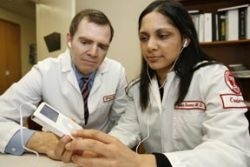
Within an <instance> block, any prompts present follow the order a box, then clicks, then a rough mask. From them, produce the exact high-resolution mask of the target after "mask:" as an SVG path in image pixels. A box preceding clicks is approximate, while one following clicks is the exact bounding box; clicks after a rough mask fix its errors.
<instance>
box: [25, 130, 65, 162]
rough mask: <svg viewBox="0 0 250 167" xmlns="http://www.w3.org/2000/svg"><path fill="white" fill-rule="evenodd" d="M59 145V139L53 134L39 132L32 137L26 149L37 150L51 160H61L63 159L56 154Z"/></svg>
mask: <svg viewBox="0 0 250 167" xmlns="http://www.w3.org/2000/svg"><path fill="white" fill-rule="evenodd" d="M58 143H59V138H58V137H57V136H56V135H54V134H53V133H50V132H39V131H38V132H35V133H34V134H33V135H32V136H31V138H30V139H29V141H28V143H27V144H26V147H27V148H29V149H32V150H35V151H37V152H38V153H42V154H46V155H47V156H48V157H50V158H51V159H54V160H61V159H60V158H61V157H59V156H58V155H56V154H55V150H56V149H57V147H58Z"/></svg>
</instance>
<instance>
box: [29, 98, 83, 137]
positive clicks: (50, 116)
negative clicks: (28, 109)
mask: <svg viewBox="0 0 250 167" xmlns="http://www.w3.org/2000/svg"><path fill="white" fill-rule="evenodd" d="M31 119H32V120H33V121H35V122H36V123H38V124H39V125H41V126H43V128H45V129H47V130H49V131H51V132H53V133H55V134H56V135H57V136H59V137H62V136H63V135H69V136H71V133H72V132H73V131H74V130H77V129H82V127H81V126H80V125H78V124H77V123H75V122H74V121H73V120H71V119H70V118H68V117H66V116H65V115H63V114H62V113H60V112H58V111H57V110H56V109H55V108H53V107H52V106H50V105H48V104H47V103H45V102H42V103H41V104H40V105H39V106H38V108H37V109H36V111H35V112H34V113H33V115H32V117H31ZM71 137H72V136H71Z"/></svg>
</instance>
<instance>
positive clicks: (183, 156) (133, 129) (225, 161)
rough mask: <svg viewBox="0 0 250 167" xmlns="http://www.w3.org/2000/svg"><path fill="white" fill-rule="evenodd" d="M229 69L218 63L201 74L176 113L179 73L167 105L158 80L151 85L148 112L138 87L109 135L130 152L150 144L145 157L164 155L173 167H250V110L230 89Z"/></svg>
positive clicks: (168, 89)
mask: <svg viewBox="0 0 250 167" xmlns="http://www.w3.org/2000/svg"><path fill="white" fill-rule="evenodd" d="M226 70H227V68H226V67H224V66H222V65H218V64H217V65H209V66H206V67H203V68H201V69H199V70H198V71H196V72H195V73H194V76H193V79H192V82H191V84H190V88H189V91H188V93H187V96H186V98H185V99H184V102H185V103H182V104H183V105H182V106H180V107H179V109H176V108H174V103H175V101H176V99H177V90H178V85H179V79H178V77H177V76H176V75H175V73H174V72H170V73H169V74H168V75H167V82H166V84H165V86H164V95H163V99H162V102H161V100H160V94H159V87H158V84H157V81H156V79H153V80H152V81H151V83H152V87H151V89H150V106H149V107H148V109H147V110H146V111H144V112H141V109H140V105H139V82H137V83H135V84H134V85H133V86H132V87H131V88H130V90H129V96H130V98H129V102H128V106H127V110H126V113H125V114H124V115H123V116H122V117H121V119H120V121H119V123H118V125H117V126H115V127H114V128H113V129H112V131H111V132H110V134H111V135H113V136H115V137H117V138H118V139H120V140H121V141H122V142H123V143H124V144H126V145H128V146H130V147H134V146H135V145H137V144H138V142H139V141H141V140H145V141H144V142H143V145H144V148H145V150H146V152H149V153H150V152H158V153H164V154H165V155H166V156H167V157H168V159H169V160H170V162H171V164H172V166H173V167H250V163H249V156H250V154H249V152H250V138H249V133H248V121H247V120H246V118H245V116H244V113H245V112H246V110H247V109H246V107H245V104H244V102H242V96H241V95H236V94H235V93H234V92H233V91H232V90H231V89H230V88H229V87H228V86H227V85H226V82H225V77H224V73H225V72H226ZM227 97H231V98H232V99H236V100H235V101H234V102H232V101H231V102H230V101H228V98H227ZM222 99H223V100H222ZM229 99H230V98H229ZM232 99H231V100H232ZM237 99H238V100H237ZM223 105H224V107H223ZM230 107H232V108H230ZM241 107H243V108H241ZM225 108H227V109H225ZM148 131H149V132H148Z"/></svg>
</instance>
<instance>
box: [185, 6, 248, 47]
mask: <svg viewBox="0 0 250 167" xmlns="http://www.w3.org/2000/svg"><path fill="white" fill-rule="evenodd" d="M188 13H189V14H190V16H191V18H192V20H193V22H194V26H195V29H196V31H197V35H198V38H199V42H212V41H225V40H227V41H230V40H239V39H250V5H249V4H244V5H238V6H232V7H227V8H220V9H217V11H216V12H213V13H202V12H201V11H199V10H189V11H188Z"/></svg>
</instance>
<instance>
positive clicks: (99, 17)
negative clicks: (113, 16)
mask: <svg viewBox="0 0 250 167" xmlns="http://www.w3.org/2000/svg"><path fill="white" fill-rule="evenodd" d="M84 18H87V19H88V21H89V22H92V23H95V24H98V25H108V26H109V27H110V32H111V36H110V39H109V41H110V42H111V41H112V39H113V36H114V29H113V27H112V25H111V22H110V21H109V19H108V17H107V16H106V15H105V14H104V13H102V12H101V11H99V10H95V9H85V10H82V11H80V12H79V13H77V14H76V15H75V17H74V18H73V19H72V21H71V24H70V28H69V32H70V34H71V35H72V36H74V35H75V33H76V31H77V28H78V25H79V23H80V22H81V21H82V19H84Z"/></svg>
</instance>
